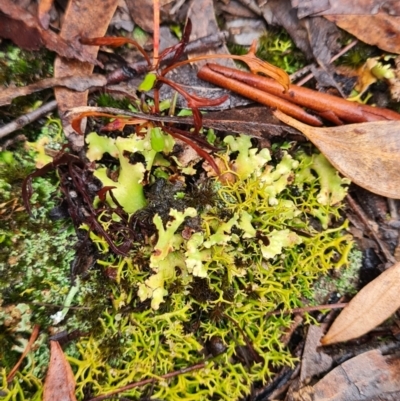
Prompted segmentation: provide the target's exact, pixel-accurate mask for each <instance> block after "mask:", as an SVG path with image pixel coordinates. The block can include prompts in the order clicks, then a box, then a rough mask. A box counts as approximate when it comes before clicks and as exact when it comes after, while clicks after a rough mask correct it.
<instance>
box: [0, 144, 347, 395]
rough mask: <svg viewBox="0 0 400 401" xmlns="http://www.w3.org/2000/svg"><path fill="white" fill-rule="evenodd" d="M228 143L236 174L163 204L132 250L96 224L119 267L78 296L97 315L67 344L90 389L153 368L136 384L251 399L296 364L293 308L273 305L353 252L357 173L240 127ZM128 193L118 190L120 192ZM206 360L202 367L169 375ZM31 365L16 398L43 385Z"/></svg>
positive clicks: (295, 298)
mask: <svg viewBox="0 0 400 401" xmlns="http://www.w3.org/2000/svg"><path fill="white" fill-rule="evenodd" d="M121 140H122V139H121ZM130 140H131V139H130V138H126V141H127V142H129V141H130ZM112 141H115V142H113V143H112V144H111V145H112V146H111V147H110V148H109V149H111V153H112V149H116V150H117V151H118V155H117V151H116V152H115V154H114V155H113V156H114V157H116V160H118V159H117V157H118V158H120V157H121V154H122V157H123V158H126V157H125V155H124V153H123V152H124V151H128V152H129V149H132V148H129V147H125V145H124V147H123V148H119V149H118V148H117V147H116V144H117V141H119V139H116V140H112ZM110 143H111V142H108V144H109V145H110ZM121 143H122V142H121ZM149 143H150V144H151V138H150V136H149V137H147V138H146V146H147V145H148V144H149ZM225 143H226V144H228V149H227V150H226V151H224V152H221V153H220V155H219V157H220V158H221V159H222V160H223V162H224V164H225V165H226V166H231V169H232V171H230V172H231V173H232V176H234V177H235V179H234V180H233V181H231V182H229V183H221V182H217V181H216V182H214V183H213V184H212V187H213V188H214V197H215V199H214V201H213V202H210V203H208V204H206V205H205V206H202V207H201V208H197V209H196V208H193V207H192V206H189V204H190V202H189V201H188V203H187V204H186V203H184V200H182V199H181V200H182V202H183V203H180V205H183V207H182V209H181V210H177V209H174V208H172V209H171V210H170V211H169V215H163V216H161V215H159V214H155V217H153V219H152V222H153V223H154V226H155V230H156V234H154V235H153V236H152V237H150V238H146V240H145V241H143V243H140V244H139V243H138V244H135V245H134V247H133V250H132V251H131V252H130V254H129V255H128V256H126V257H121V256H110V255H109V254H108V247H107V246H106V242H105V240H104V239H102V238H100V237H99V236H96V235H94V234H93V233H92V234H91V235H92V237H93V238H95V240H96V241H97V243H98V245H99V250H100V257H101V260H100V261H99V265H100V269H101V270H103V271H104V272H105V273H106V274H109V273H107V272H108V271H113V272H115V274H113V279H112V280H109V281H106V282H105V284H104V289H105V290H104V289H103V287H101V285H102V284H101V283H102V281H101V280H100V279H99V277H100V275H99V272H91V273H90V278H89V279H88V281H87V282H86V283H83V284H82V287H80V288H81V290H82V294H81V296H80V297H77V298H76V299H74V300H75V302H76V303H77V304H78V305H80V306H85V307H87V308H89V311H87V310H85V311H83V312H81V315H82V316H85V315H86V316H94V319H95V320H96V322H91V326H90V327H91V329H92V330H89V332H88V333H87V334H88V335H87V336H83V337H81V338H79V339H77V340H76V342H75V344H74V348H73V349H67V350H66V353H67V354H68V355H69V356H68V361H69V362H70V364H71V365H72V368H73V370H74V373H75V378H76V383H77V387H76V395H77V399H78V400H82V399H83V398H84V397H85V394H91V395H92V396H95V395H99V394H107V393H109V392H112V391H115V390H116V389H118V388H120V387H122V386H124V385H128V384H130V383H132V382H136V381H140V380H144V379H149V378H157V381H156V383H155V384H154V385H150V384H148V385H147V386H139V387H136V388H132V389H130V390H127V391H125V392H124V396H126V397H132V398H133V397H136V398H140V397H145V396H148V397H152V398H155V399H162V400H171V401H175V400H176V401H177V400H191V401H202V400H205V399H213V400H230V401H231V400H239V399H241V398H243V397H245V396H246V395H248V394H249V393H250V392H251V388H252V385H254V384H255V383H265V382H266V381H267V380H268V378H269V377H270V376H271V375H272V372H273V371H274V370H275V369H276V368H279V367H281V366H290V365H293V363H294V360H295V359H294V358H293V356H292V355H291V354H290V352H289V350H288V349H287V348H286V347H285V346H284V345H283V344H282V342H281V337H282V335H283V334H284V332H285V330H286V329H287V328H288V327H289V326H290V324H291V319H290V315H285V314H284V313H283V314H282V315H280V316H270V315H269V312H271V311H274V310H276V308H277V307H278V306H279V308H280V309H281V310H282V312H285V311H288V310H290V309H291V308H294V307H299V306H301V305H302V302H303V300H304V299H307V298H310V297H311V296H312V294H313V283H314V282H315V280H316V279H317V278H318V277H319V276H320V275H321V274H326V273H327V272H328V271H329V270H330V269H334V268H339V267H341V266H344V265H346V264H347V262H348V255H349V251H350V249H351V247H352V242H351V238H350V237H349V236H348V235H347V234H346V228H347V222H345V221H341V219H340V215H341V213H340V201H341V200H342V199H343V197H344V196H345V193H346V190H345V187H346V184H347V181H345V180H343V179H341V178H340V177H339V176H338V175H337V173H336V171H335V170H334V169H332V168H331V167H330V166H329V164H328V163H327V162H326V161H325V160H324V158H323V156H321V155H318V154H314V155H311V156H307V155H306V154H305V153H302V152H301V151H298V152H297V153H295V154H290V153H289V152H283V154H282V157H281V158H280V159H279V161H275V162H274V163H272V161H271V160H272V159H271V155H270V153H269V151H268V150H266V149H262V150H258V149H257V148H255V147H252V146H251V142H250V139H249V138H248V137H245V136H239V137H236V138H235V137H228V138H227V139H226V140H225ZM114 145H115V148H114ZM103 148H104V147H103ZM90 149H92V150H93V149H94V148H90V147H89V152H90ZM122 149H123V150H122ZM157 149H158V148H157ZM147 151H149V152H155V150H154V149H150V148H149V149H147V150H143V149H142V150H139V152H143V153H144V156H145V154H146V152H147ZM157 151H159V150H157ZM166 153H168V152H166ZM98 157H101V156H96V158H98ZM126 160H128V159H127V158H126ZM152 160H154V158H153V159H152ZM151 163H152V162H151ZM151 163H148V164H147V163H146V169H148V171H150V166H151ZM138 164H141V163H138ZM128 167H129V166H128ZM126 168H127V167H126V166H125V164H124V163H121V165H120V169H121V170H124V169H126ZM165 171H168V170H165ZM121 173H122V172H120V174H121ZM114 184H115V182H114ZM293 189H296V191H294V190H293ZM177 193H178V192H177V191H175V192H173V191H172V194H175V195H176V194H177ZM124 196H125V195H124V194H123V195H119V194H118V192H116V197H117V199H118V201H119V202H120V203H121V202H123V200H122V199H123V197H124ZM160 196H161V195H160ZM172 198H174V197H172ZM178 198H180V197H179V196H178ZM181 198H182V196H181ZM168 199H169V198H168ZM183 199H185V195H183ZM150 203H151V202H150ZM184 205H186V206H184ZM196 219H197V220H196ZM101 223H102V224H103V225H104V227H105V225H106V223H105V222H101ZM103 280H104V279H103ZM91 286H92V287H91ZM65 298H66V294H65V295H64V297H62V300H65ZM100 301H101V302H102V303H101V308H100V309H99V308H98V306H99V305H98V304H99V303H100ZM81 321H84V320H81ZM96 323H97V324H96ZM66 324H68V323H66ZM212 339H218V341H219V342H220V343H221V344H223V346H224V349H223V350H222V351H221V352H215V353H214V352H213V351H212V350H210V349H209V348H208V344H209V342H210V341H211V340H212ZM202 362H205V367H202V368H201V369H199V370H194V371H192V372H188V373H182V374H180V375H178V376H176V377H173V378H170V379H168V380H165V379H160V376H162V375H165V374H167V373H170V372H173V371H177V370H179V369H185V368H187V367H190V366H194V365H196V364H199V363H202ZM31 369H32V368H30V367H28V366H25V367H24V368H23V370H22V372H21V374H20V376H17V377H16V378H15V380H14V382H13V383H12V385H11V390H10V389H6V386H5V384H4V383H5V382H4V380H5V379H3V389H5V390H4V391H8V394H11V393H12V394H13V395H12V396H11V395H10V396H9V395H7V396H8V397H9V399H10V400H11V399H13V400H14V399H15V400H25V399H38V397H40V394H41V391H42V390H41V386H42V377H40V380H39V379H37V378H36V382H34V384H31V388H32V389H33V390H32V391H31V392H30V393H29V396H28V395H25V394H28V391H27V390H26V386H25V387H24V386H23V387H24V390H21V385H20V383H19V382H17V380H21V376H24V377H26V378H27V379H26V380H30V381H31V382H32V383H33V381H32V380H33V379H32V377H33V376H32V370H31ZM12 397H13V398H12ZM29 397H30V398H29ZM35 397H36V398H35Z"/></svg>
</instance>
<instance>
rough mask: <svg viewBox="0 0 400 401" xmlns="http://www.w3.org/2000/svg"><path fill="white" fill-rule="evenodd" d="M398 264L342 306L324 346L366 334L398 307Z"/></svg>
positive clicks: (399, 273)
mask: <svg viewBox="0 0 400 401" xmlns="http://www.w3.org/2000/svg"><path fill="white" fill-rule="evenodd" d="M399 292H400V263H396V264H395V265H393V266H392V267H390V268H389V269H387V270H386V271H384V272H383V273H382V274H381V275H380V276H378V277H377V278H376V279H375V280H373V281H371V282H370V283H369V284H368V285H366V286H365V287H364V288H363V289H362V290H361V291H360V292H359V293H358V294H357V295H356V296H355V297H354V298H353V299H352V300H351V302H349V304H348V305H347V306H346V307H345V308H344V309H343V311H342V312H341V313H340V315H339V316H338V317H337V319H336V320H335V321H334V322H333V324H332V326H331V328H330V329H329V331H328V333H327V334H326V335H325V337H323V338H322V340H321V343H322V344H323V345H329V344H333V343H338V342H343V341H348V340H352V339H353V338H357V337H360V336H362V335H363V334H365V333H368V332H369V331H370V330H372V329H373V328H375V327H377V326H378V325H380V324H381V323H382V322H383V321H385V320H386V319H388V318H389V317H390V316H391V315H393V313H394V312H396V310H397V309H398V308H400V297H399Z"/></svg>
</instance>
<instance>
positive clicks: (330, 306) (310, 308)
mask: <svg viewBox="0 0 400 401" xmlns="http://www.w3.org/2000/svg"><path fill="white" fill-rule="evenodd" d="M346 305H347V302H341V303H337V304H326V305H316V306H304V307H303V308H294V309H291V310H288V311H284V312H282V311H279V310H276V311H274V312H270V313H267V315H266V316H267V317H268V316H277V315H282V314H284V315H288V314H294V313H305V312H314V311H319V310H323V309H342V308H344V307H345V306H346Z"/></svg>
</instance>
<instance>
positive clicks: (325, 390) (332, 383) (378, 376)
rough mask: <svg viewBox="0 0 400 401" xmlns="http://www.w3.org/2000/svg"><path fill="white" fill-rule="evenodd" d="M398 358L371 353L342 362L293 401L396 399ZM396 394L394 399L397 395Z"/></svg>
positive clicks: (302, 390)
mask: <svg viewBox="0 0 400 401" xmlns="http://www.w3.org/2000/svg"><path fill="white" fill-rule="evenodd" d="M399 365H400V358H399V355H396V354H394V355H382V354H381V352H380V351H379V350H371V351H367V352H364V353H362V354H360V355H357V356H356V357H354V358H351V359H349V360H347V361H346V362H343V363H342V364H341V365H339V366H338V367H336V368H335V369H333V370H331V371H330V372H329V373H328V374H327V375H325V376H324V377H323V378H322V379H321V380H320V381H318V382H317V383H316V384H314V385H313V386H307V387H304V388H302V389H300V391H299V392H298V393H297V394H296V393H295V394H294V397H293V399H295V400H313V401H328V400H329V401H378V400H382V401H383V400H385V401H389V400H393V401H395V400H399V398H398V395H399V394H398V392H399V391H400V374H399ZM396 393H397V396H396Z"/></svg>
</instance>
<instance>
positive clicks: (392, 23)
mask: <svg viewBox="0 0 400 401" xmlns="http://www.w3.org/2000/svg"><path fill="white" fill-rule="evenodd" d="M324 17H325V18H326V19H328V20H329V21H332V22H334V23H335V24H336V25H337V26H338V27H339V28H342V29H344V30H345V31H347V32H349V33H351V34H352V35H354V36H355V37H356V38H358V39H360V40H362V41H363V42H365V43H368V44H369V45H372V46H378V47H379V48H380V49H382V50H385V51H387V52H390V53H398V54H400V17H399V16H396V15H395V16H392V15H388V14H386V13H379V14H375V15H325V16H324ZM371 27H372V29H371Z"/></svg>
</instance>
